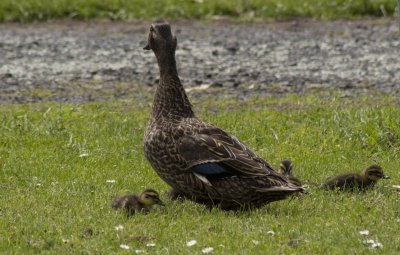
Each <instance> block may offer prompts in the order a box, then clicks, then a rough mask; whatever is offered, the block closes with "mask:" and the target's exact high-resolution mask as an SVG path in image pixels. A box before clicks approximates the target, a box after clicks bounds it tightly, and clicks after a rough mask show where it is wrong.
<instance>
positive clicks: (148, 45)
mask: <svg viewBox="0 0 400 255" xmlns="http://www.w3.org/2000/svg"><path fill="white" fill-rule="evenodd" d="M143 49H144V50H151V48H150V44H149V43H147V45H146V46H144V48H143Z"/></svg>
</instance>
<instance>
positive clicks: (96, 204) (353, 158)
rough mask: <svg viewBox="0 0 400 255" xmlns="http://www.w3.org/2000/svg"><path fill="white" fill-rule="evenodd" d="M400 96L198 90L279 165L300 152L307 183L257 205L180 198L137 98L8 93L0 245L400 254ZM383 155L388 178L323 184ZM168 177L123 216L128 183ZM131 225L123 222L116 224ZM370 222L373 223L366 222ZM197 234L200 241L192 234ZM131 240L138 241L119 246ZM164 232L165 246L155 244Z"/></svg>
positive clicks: (212, 115)
mask: <svg viewBox="0 0 400 255" xmlns="http://www.w3.org/2000/svg"><path fill="white" fill-rule="evenodd" d="M399 103H400V100H399V99H398V98H393V97H390V96H386V95H381V94H376V95H370V96H358V97H355V98H347V97H341V94H340V93H339V92H338V93H329V94H320V95H319V96H305V95H302V96H296V95H285V96H283V97H280V98H277V97H253V98H251V99H248V100H238V99H234V98H223V97H220V98H213V97H212V96H210V97H206V98H205V97H200V98H198V99H196V100H194V101H193V104H194V105H195V108H196V111H197V113H198V115H199V116H200V117H201V118H203V119H205V120H207V121H210V122H212V123H214V124H217V125H218V126H220V127H222V128H224V129H226V130H229V131H230V132H231V133H233V134H235V135H236V136H237V137H239V138H240V139H242V140H243V141H245V142H246V143H247V144H248V145H249V146H250V147H252V148H253V149H254V150H255V151H256V152H257V153H259V154H260V155H261V156H262V157H264V158H266V159H267V160H268V161H269V162H270V163H271V164H273V165H274V166H277V165H278V164H279V161H280V160H282V159H285V158H290V159H292V161H293V163H294V165H295V169H294V173H295V174H296V175H297V176H298V177H299V178H301V179H302V180H305V181H306V182H307V183H308V186H309V195H306V196H304V197H295V198H292V199H288V200H284V201H280V202H275V203H272V204H270V205H267V206H264V207H263V208H261V209H258V210H255V211H252V212H236V213H234V212H223V211H220V210H218V209H213V210H212V211H211V212H209V211H208V210H207V209H206V208H204V207H203V206H201V205H197V204H194V203H192V202H190V201H183V202H179V201H174V202H172V201H170V200H168V198H167V197H165V195H163V192H164V191H166V190H167V189H168V187H167V186H166V184H165V183H163V181H161V179H160V178H159V177H158V176H157V175H156V174H155V173H154V171H153V170H152V169H151V167H150V165H149V163H148V162H147V161H146V159H145V157H144V155H143V151H142V139H143V138H142V137H143V132H144V129H145V127H146V123H147V119H148V116H149V111H150V106H149V105H148V104H147V103H144V102H140V101H115V102H109V103H106V102H104V103H86V104H64V103H37V104H25V105H0V118H1V119H0V120H1V123H2V125H1V126H0V136H1V139H0V170H1V171H0V186H1V190H2V192H1V195H0V253H1V254H37V253H41V254H114V253H121V254H132V253H133V254H135V251H136V250H138V252H140V251H142V252H143V253H147V254H202V249H203V248H206V247H212V248H214V251H213V254H369V253H370V252H371V250H372V248H370V246H371V245H370V244H364V242H366V241H367V240H374V241H376V242H379V243H381V244H382V247H380V248H377V249H376V253H378V254H399V252H400V235H399V228H400V211H399V198H400V195H399V194H398V193H396V191H395V190H394V189H392V188H391V185H394V184H399V178H400V174H399V171H398V168H399V165H400V153H399V150H400V118H399V117H398V116H400V104H399ZM373 163H378V164H380V165H382V167H383V168H384V170H385V173H386V174H387V175H390V176H391V179H390V180H385V181H381V182H379V183H378V186H377V187H376V188H375V189H374V190H372V191H369V192H366V193H365V194H349V193H335V192H328V191H323V190H320V189H319V188H318V185H319V183H321V182H322V181H323V180H325V179H326V178H327V177H329V176H331V175H334V174H337V173H341V172H344V171H346V170H353V169H354V170H357V171H359V170H361V169H363V168H365V167H366V166H368V165H370V164H373ZM146 187H151V188H154V189H156V190H158V191H159V192H160V193H161V194H162V199H163V200H164V202H165V203H166V204H167V206H166V207H163V208H156V209H155V210H153V211H152V212H151V213H149V214H147V215H135V216H134V217H132V218H129V219H128V218H126V217H125V215H124V214H122V213H116V212H115V211H113V210H112V208H111V207H110V202H111V200H112V199H113V198H114V197H115V196H116V195H118V194H125V193H126V192H139V191H141V190H143V189H144V188H146ZM119 225H121V226H122V229H121V227H119V229H118V230H117V229H116V227H117V226H119ZM362 230H368V231H369V235H367V236H363V235H361V234H360V233H359V231H362ZM190 240H196V241H197V243H196V244H195V245H193V246H190V247H189V246H187V245H186V243H187V242H188V241H190ZM121 244H124V245H127V246H128V247H129V250H125V249H123V248H121V247H120V245H121ZM149 244H150V245H151V244H155V246H153V247H152V246H147V245H149Z"/></svg>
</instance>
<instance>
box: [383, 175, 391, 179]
mask: <svg viewBox="0 0 400 255" xmlns="http://www.w3.org/2000/svg"><path fill="white" fill-rule="evenodd" d="M382 179H390V176H387V175H384V176H383V177H382Z"/></svg>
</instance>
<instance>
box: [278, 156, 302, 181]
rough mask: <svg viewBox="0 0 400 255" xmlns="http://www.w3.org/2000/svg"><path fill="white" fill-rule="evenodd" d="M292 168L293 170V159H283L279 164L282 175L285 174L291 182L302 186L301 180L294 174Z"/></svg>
mask: <svg viewBox="0 0 400 255" xmlns="http://www.w3.org/2000/svg"><path fill="white" fill-rule="evenodd" d="M292 170H293V164H292V161H290V160H288V159H285V160H282V161H281V164H280V165H279V173H280V174H281V175H284V176H285V177H286V178H287V179H288V180H289V182H290V183H292V184H294V185H297V186H301V185H302V183H301V181H300V180H299V179H298V178H296V177H294V176H293V173H292Z"/></svg>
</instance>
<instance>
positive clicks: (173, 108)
mask: <svg viewBox="0 0 400 255" xmlns="http://www.w3.org/2000/svg"><path fill="white" fill-rule="evenodd" d="M156 57H157V62H158V67H159V69H160V83H159V85H158V87H157V90H156V94H155V97H154V104H153V112H152V115H153V117H168V116H169V117H183V118H189V117H193V116H194V112H193V110H192V105H191V104H190V102H189V99H188V97H187V95H186V92H185V90H184V88H183V86H182V84H181V81H180V79H179V76H178V71H177V68H176V62H175V51H172V52H170V53H164V54H156Z"/></svg>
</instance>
